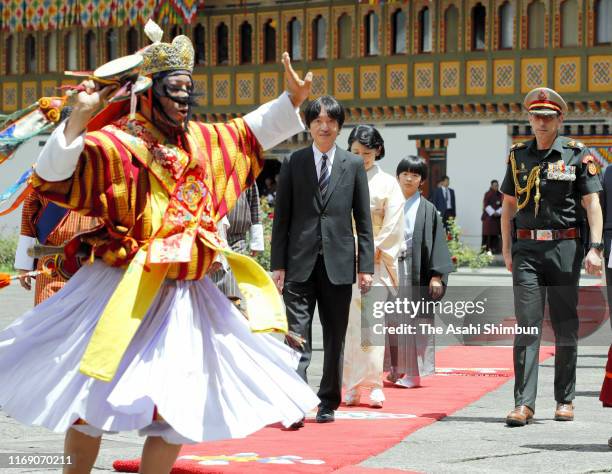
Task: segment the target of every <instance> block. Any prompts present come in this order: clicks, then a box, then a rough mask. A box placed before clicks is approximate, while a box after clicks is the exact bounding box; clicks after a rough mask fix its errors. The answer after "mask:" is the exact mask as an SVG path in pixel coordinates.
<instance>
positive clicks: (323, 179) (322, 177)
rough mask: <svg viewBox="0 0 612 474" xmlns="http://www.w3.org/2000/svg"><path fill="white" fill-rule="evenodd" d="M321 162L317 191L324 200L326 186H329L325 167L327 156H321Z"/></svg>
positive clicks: (327, 172)
mask: <svg viewBox="0 0 612 474" xmlns="http://www.w3.org/2000/svg"><path fill="white" fill-rule="evenodd" d="M322 158H323V159H322V160H321V173H320V174H319V189H320V190H321V197H322V198H323V199H325V193H326V192H327V186H328V185H329V168H328V167H327V155H323V156H322Z"/></svg>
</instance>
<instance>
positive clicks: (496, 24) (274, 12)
mask: <svg viewBox="0 0 612 474" xmlns="http://www.w3.org/2000/svg"><path fill="white" fill-rule="evenodd" d="M0 9H1V10H0V18H1V24H0V26H1V31H0V45H1V46H0V51H2V53H1V58H0V104H1V109H2V111H1V112H2V113H10V112H12V111H14V110H16V109H19V108H22V107H25V106H27V105H29V104H31V103H32V102H34V101H35V100H36V99H37V98H38V97H39V96H41V95H52V94H56V93H57V92H56V88H57V87H58V86H60V85H62V84H71V83H74V82H75V81H74V79H70V78H66V77H65V76H63V74H62V72H63V71H64V70H93V69H94V68H95V67H96V66H97V65H100V64H102V63H104V62H106V61H108V60H110V59H113V58H115V57H118V56H121V55H124V54H128V53H131V52H134V51H136V50H137V49H138V48H140V47H142V46H144V45H145V44H146V38H145V37H144V34H143V31H142V25H143V23H144V22H145V21H146V20H147V19H148V18H149V17H153V18H154V19H156V20H157V21H158V22H159V23H160V24H161V25H162V26H163V28H164V30H165V31H166V32H167V36H166V39H168V38H170V37H172V36H174V35H176V34H179V33H183V34H186V35H188V36H190V37H191V38H192V40H193V43H194V46H195V49H196V67H195V71H194V79H195V84H196V88H197V91H198V92H199V93H200V94H201V95H200V97H199V99H198V103H199V105H198V107H197V108H196V109H195V112H196V115H197V116H198V117H199V118H200V119H202V120H208V121H218V120H226V119H228V118H231V117H234V116H237V115H241V114H244V113H246V112H247V111H249V110H251V109H253V108H254V107H255V106H256V105H258V104H260V103H262V102H265V101H267V100H269V99H272V98H273V97H276V96H277V95H278V94H279V93H280V92H281V91H282V89H283V87H284V83H283V75H282V67H281V66H280V56H281V53H282V51H285V50H286V51H289V53H290V54H291V56H292V58H293V65H294V67H295V68H296V70H298V71H299V72H300V73H301V74H304V73H305V72H306V71H312V72H313V73H314V79H313V86H312V94H313V96H319V95H322V94H332V95H334V96H336V97H337V98H338V99H340V100H341V101H342V103H343V104H344V105H345V106H346V107H347V110H348V121H347V126H346V127H345V130H344V131H343V134H342V135H341V138H340V140H339V145H340V146H345V145H346V137H347V135H348V130H349V129H350V127H351V125H353V124H357V123H371V124H375V125H376V126H378V127H380V131H381V133H382V135H383V138H384V139H385V146H386V148H387V156H386V157H385V159H384V160H383V161H382V162H381V166H382V167H383V168H384V169H386V170H387V171H389V172H394V169H395V166H396V164H397V162H398V161H399V160H400V159H401V158H402V157H404V156H405V155H407V154H417V153H418V154H420V155H422V156H424V157H426V158H427V159H428V160H429V163H430V171H431V172H430V178H429V182H428V183H427V189H431V187H433V186H434V185H435V183H436V182H437V180H438V178H439V177H441V176H442V175H445V174H447V175H449V176H450V179H451V187H453V188H454V189H455V192H456V195H457V206H458V220H459V223H460V224H461V225H462V227H463V228H464V231H465V234H466V236H467V237H468V238H469V239H471V241H472V242H473V243H475V244H479V240H480V215H481V212H482V206H481V204H482V197H483V194H484V192H485V191H486V190H487V189H488V186H489V182H490V180H491V179H499V180H501V179H502V178H503V174H504V170H505V157H506V155H507V150H508V148H509V146H510V145H511V144H512V143H513V142H516V141H523V140H527V139H529V137H530V135H531V130H530V128H529V123H528V121H527V118H526V115H525V113H524V110H523V109H522V100H523V97H524V95H525V93H526V92H528V91H529V90H531V89H532V88H534V87H539V86H547V87H552V88H554V89H555V90H557V91H558V92H559V93H560V94H561V95H562V96H563V97H564V98H565V100H566V101H567V103H568V106H569V113H568V115H567V117H566V119H565V122H564V125H563V130H562V133H563V134H565V135H570V136H572V137H574V138H576V139H578V140H580V141H583V142H584V143H585V144H587V145H588V146H590V147H591V150H592V152H593V155H594V156H595V157H596V159H597V160H598V162H599V164H600V165H601V166H602V167H605V166H606V165H607V164H608V162H610V161H612V138H611V136H610V125H611V123H612V119H611V117H612V115H611V112H612V0H563V1H561V0H414V1H404V2H402V1H387V2H383V1H365V2H357V1H355V0H334V1H314V0H313V1H293V0H275V1H269V0H261V1H248V0H246V1H240V0H229V1H219V0H218V1H213V0H205V1H200V2H198V1H196V0H191V1H189V0H172V1H170V0H165V1H162V2H158V1H154V0H128V1H123V2H116V1H111V0H83V1H80V2H79V1H77V0H67V1H66V0H63V1H59V0H50V1H43V0H25V1H24V0H5V1H4V2H2V3H1V4H0ZM307 140H308V136H307V134H306V133H304V134H302V135H300V136H297V137H296V138H295V139H293V140H292V141H291V142H289V143H285V144H283V145H281V146H279V147H277V148H276V149H275V150H273V151H272V152H271V153H270V155H269V157H271V158H274V157H276V158H279V157H283V156H285V155H287V154H288V153H290V152H291V151H292V150H293V149H295V148H297V147H302V146H305V144H306V143H307ZM277 170H278V163H277V162H275V161H271V162H270V166H269V167H267V171H266V172H267V173H268V174H270V175H274V174H275V173H276V172H277Z"/></svg>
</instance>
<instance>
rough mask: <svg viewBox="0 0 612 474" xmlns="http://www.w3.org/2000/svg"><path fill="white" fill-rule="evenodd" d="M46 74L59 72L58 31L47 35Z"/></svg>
mask: <svg viewBox="0 0 612 474" xmlns="http://www.w3.org/2000/svg"><path fill="white" fill-rule="evenodd" d="M44 41H45V54H46V57H45V72H56V71H57V31H51V32H49V33H47V34H46V35H45V40H44Z"/></svg>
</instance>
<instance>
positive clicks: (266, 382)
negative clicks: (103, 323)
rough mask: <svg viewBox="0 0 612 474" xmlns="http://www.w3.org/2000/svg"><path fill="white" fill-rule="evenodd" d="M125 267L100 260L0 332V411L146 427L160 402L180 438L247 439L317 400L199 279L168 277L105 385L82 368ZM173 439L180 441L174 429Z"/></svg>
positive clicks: (275, 345) (61, 425)
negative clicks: (114, 265) (174, 279)
mask: <svg viewBox="0 0 612 474" xmlns="http://www.w3.org/2000/svg"><path fill="white" fill-rule="evenodd" d="M122 276H123V270H121V269H117V268H112V267H109V266H107V265H105V264H103V263H101V262H99V261H96V262H95V263H94V264H93V265H88V266H85V267H83V268H82V269H80V270H79V271H78V272H77V274H76V275H74V277H73V278H72V279H71V280H70V281H69V282H68V283H67V285H66V286H65V287H64V288H63V289H62V291H60V292H58V293H57V294H56V295H54V296H53V297H51V298H49V299H48V300H46V301H45V302H43V303H41V304H40V305H38V306H36V307H35V308H34V309H32V310H31V311H29V312H28V313H26V314H25V315H23V316H22V317H20V318H19V319H17V320H16V321H15V322H14V323H13V324H12V325H11V326H9V327H8V328H7V329H5V330H4V331H2V332H0V406H1V407H2V410H3V411H4V412H5V413H7V414H8V415H10V416H11V417H13V418H15V419H16V420H18V421H20V422H22V423H25V424H28V425H32V426H44V427H46V428H48V429H50V430H53V431H54V432H65V431H66V430H68V429H69V428H70V427H71V426H72V425H73V424H74V423H75V421H77V420H78V419H82V420H85V421H86V422H87V423H88V424H89V425H90V426H91V427H93V428H96V429H98V430H102V431H109V432H118V431H129V430H135V429H140V430H143V431H144V432H145V433H146V429H147V427H151V426H152V419H153V414H154V409H155V407H156V408H157V411H158V413H159V414H160V415H161V416H162V417H163V419H164V420H165V421H166V422H167V424H168V425H169V426H170V427H171V429H172V430H173V431H174V432H176V433H177V434H178V435H179V436H178V438H179V439H180V441H181V442H192V443H196V442H201V441H212V440H220V439H228V438H242V437H245V436H247V435H249V434H251V433H253V432H255V431H257V430H259V429H261V428H262V427H264V426H266V425H269V424H272V423H277V422H281V423H282V424H283V425H284V426H289V425H291V424H292V423H294V422H296V421H298V420H300V419H301V418H302V417H303V416H304V415H305V414H306V413H307V412H308V411H310V410H312V409H313V408H314V407H316V406H317V405H318V403H319V399H318V398H317V397H316V395H315V394H314V393H313V391H312V390H311V389H310V387H309V386H308V385H307V384H306V383H305V382H304V381H303V380H302V379H301V378H300V377H299V376H298V375H297V374H296V372H295V367H296V366H297V358H296V357H294V356H295V354H294V353H293V351H292V350H291V349H290V348H288V347H287V346H285V345H283V344H282V343H280V342H278V341H277V340H275V339H274V338H272V337H271V336H268V335H263V334H253V333H251V332H250V330H249V328H248V325H247V322H246V321H245V319H244V317H243V316H242V314H241V313H240V312H238V311H237V310H236V309H235V308H234V306H233V304H232V303H231V302H229V301H228V300H227V298H225V296H224V295H223V294H222V293H220V292H219V290H217V288H216V287H215V285H214V284H213V283H212V282H211V281H210V280H209V279H208V278H205V279H203V280H199V281H172V280H166V282H165V283H164V284H163V285H162V287H161V289H160V291H159V294H158V295H157V297H156V299H155V301H154V302H153V304H152V306H151V308H150V310H149V312H148V313H147V315H146V316H145V318H144V319H143V321H142V324H141V326H140V327H139V329H138V331H137V333H136V335H135V336H134V338H133V340H132V341H131V343H130V345H129V347H128V349H127V351H126V354H125V355H124V357H123V359H122V361H121V365H120V367H119V370H118V371H117V374H116V375H115V377H114V378H113V380H112V381H111V382H101V381H99V380H95V379H92V378H90V377H87V376H85V375H83V374H81V373H80V372H79V370H78V369H79V364H80V361H81V357H82V356H83V353H84V351H85V348H86V346H87V344H88V342H89V340H90V338H91V335H92V333H93V331H94V329H95V327H96V324H97V322H98V319H99V318H100V316H101V314H102V312H103V310H104V307H105V304H106V302H107V301H108V300H109V299H110V297H111V295H112V294H113V291H114V290H115V288H116V287H117V285H118V283H119V281H120V280H121V277H122ZM175 438H177V437H176V436H175Z"/></svg>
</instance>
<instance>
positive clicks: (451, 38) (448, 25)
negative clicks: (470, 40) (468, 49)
mask: <svg viewBox="0 0 612 474" xmlns="http://www.w3.org/2000/svg"><path fill="white" fill-rule="evenodd" d="M444 23H445V32H444V45H445V47H444V49H445V52H446V53H456V52H457V51H458V50H459V10H457V7H456V6H455V5H450V6H449V7H448V8H447V9H446V12H444Z"/></svg>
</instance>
